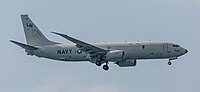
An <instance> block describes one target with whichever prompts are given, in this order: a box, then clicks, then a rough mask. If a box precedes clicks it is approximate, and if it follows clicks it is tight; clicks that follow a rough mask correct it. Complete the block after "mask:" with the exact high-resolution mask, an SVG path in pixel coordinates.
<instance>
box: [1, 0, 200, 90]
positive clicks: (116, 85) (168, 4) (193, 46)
mask: <svg viewBox="0 0 200 92" xmlns="http://www.w3.org/2000/svg"><path fill="white" fill-rule="evenodd" d="M0 11H1V15H0V30H1V31H0V41H1V45H0V51H1V53H0V56H1V61H0V92H102V91H104V92H122V91H123V92H200V87H199V85H200V73H199V70H200V67H199V65H200V62H199V58H198V57H199V48H200V43H199V38H200V37H199V34H200V26H199V25H200V0H1V1H0ZM20 14H29V16H30V18H31V19H32V20H33V21H34V22H35V23H36V24H37V26H38V27H39V28H40V29H41V30H42V32H43V33H44V34H45V35H46V36H47V37H48V38H49V39H51V40H54V41H58V42H63V43H70V44H72V43H71V42H69V41H67V40H65V39H64V38H62V37H59V36H56V35H54V34H51V33H50V32H51V31H56V32H61V33H65V34H69V35H71V36H73V37H76V38H78V39H82V40H83V41H86V42H90V43H93V42H105V41H112V42H120V41H136V40H153V41H167V42H175V43H178V44H180V45H181V46H183V47H185V48H187V49H188V50H189V53H187V54H186V55H184V56H182V57H180V58H179V59H178V60H175V61H173V65H172V66H168V65H167V61H168V60H138V63H137V66H136V67H130V68H119V67H118V66H116V65H113V64H110V70H109V71H108V72H105V71H104V70H103V69H102V68H101V67H97V66H96V65H94V64H91V63H89V62H85V63H64V62H57V61H54V60H49V59H44V58H37V57H35V56H33V57H32V56H27V55H26V53H25V52H24V50H23V49H21V48H19V47H18V46H16V45H14V44H12V43H10V42H9V40H10V39H14V40H17V41H20V42H24V43H25V37H24V32H23V29H22V24H21V19H20Z"/></svg>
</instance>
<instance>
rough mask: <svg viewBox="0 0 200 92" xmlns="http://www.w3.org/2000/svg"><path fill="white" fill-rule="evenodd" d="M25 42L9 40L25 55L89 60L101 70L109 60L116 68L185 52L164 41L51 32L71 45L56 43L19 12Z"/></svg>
mask: <svg viewBox="0 0 200 92" xmlns="http://www.w3.org/2000/svg"><path fill="white" fill-rule="evenodd" d="M21 19H22V24H23V28H24V32H25V36H26V41H27V44H23V43H20V42H16V41H13V40H11V42H13V43H15V44H17V45H19V46H20V47H22V48H24V49H25V51H26V52H27V55H35V56H37V57H44V58H49V59H54V60H61V61H69V62H79V61H89V62H91V63H94V64H96V65H97V66H101V65H102V64H104V65H103V69H104V70H108V69H109V66H108V64H109V62H113V63H114V64H117V65H119V66H120V67H129V66H136V60H139V59H169V61H168V65H171V64H172V63H171V60H174V59H177V58H178V57H179V56H182V55H184V54H185V53H187V52H188V51H187V50H186V49H185V48H183V47H181V46H180V45H177V44H174V43H168V42H153V41H147V42H116V43H113V42H106V43H95V44H90V43H86V42H83V41H81V40H78V39H76V38H73V37H71V36H68V35H65V34H61V33H57V32H52V33H54V34H56V35H59V36H61V37H63V38H65V39H67V40H69V41H71V42H73V43H74V44H64V43H57V42H53V41H50V40H48V39H47V38H46V37H45V36H44V35H43V34H42V32H41V31H40V30H39V29H38V27H37V26H36V25H35V24H34V23H33V22H32V21H31V19H30V18H29V17H28V15H21Z"/></svg>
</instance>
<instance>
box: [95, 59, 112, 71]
mask: <svg viewBox="0 0 200 92" xmlns="http://www.w3.org/2000/svg"><path fill="white" fill-rule="evenodd" d="M96 65H97V66H101V65H102V62H101V61H96ZM103 69H104V70H106V71H107V70H108V69H109V66H108V62H106V64H105V65H103Z"/></svg>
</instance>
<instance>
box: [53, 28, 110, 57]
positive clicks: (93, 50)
mask: <svg viewBox="0 0 200 92" xmlns="http://www.w3.org/2000/svg"><path fill="white" fill-rule="evenodd" d="M52 33H54V34H57V35H60V36H62V37H64V38H66V39H67V40H69V41H71V42H73V43H75V44H76V47H77V48H79V49H80V50H82V51H84V52H86V53H89V54H90V56H91V57H93V56H98V55H105V54H106V52H107V50H105V49H103V48H100V47H97V46H94V45H91V44H88V43H86V42H83V41H80V40H77V39H75V38H72V37H70V36H68V35H65V34H61V33H57V32H52Z"/></svg>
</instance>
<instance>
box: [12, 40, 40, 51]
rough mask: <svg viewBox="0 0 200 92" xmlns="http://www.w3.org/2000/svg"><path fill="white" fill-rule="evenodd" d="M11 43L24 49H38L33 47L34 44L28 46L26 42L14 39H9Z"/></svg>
mask: <svg viewBox="0 0 200 92" xmlns="http://www.w3.org/2000/svg"><path fill="white" fill-rule="evenodd" d="M10 41H11V42H12V43H14V44H16V45H18V46H20V47H22V48H24V49H28V50H35V49H38V48H37V47H34V46H30V45H27V44H23V43H20V42H16V41H13V40H10Z"/></svg>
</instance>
